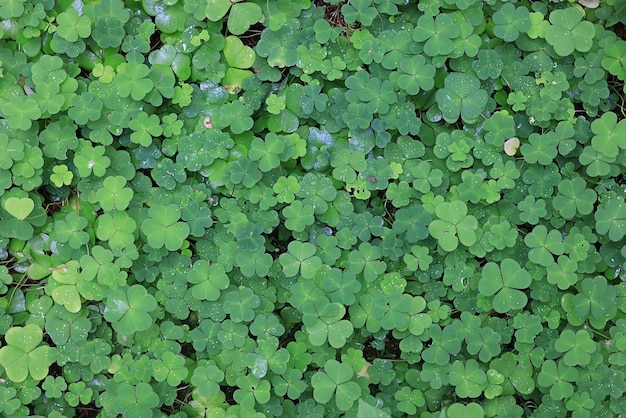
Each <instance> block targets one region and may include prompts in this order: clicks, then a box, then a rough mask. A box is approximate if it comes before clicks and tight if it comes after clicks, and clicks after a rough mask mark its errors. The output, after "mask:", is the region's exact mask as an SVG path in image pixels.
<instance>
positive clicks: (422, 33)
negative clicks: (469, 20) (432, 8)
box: [413, 13, 461, 57]
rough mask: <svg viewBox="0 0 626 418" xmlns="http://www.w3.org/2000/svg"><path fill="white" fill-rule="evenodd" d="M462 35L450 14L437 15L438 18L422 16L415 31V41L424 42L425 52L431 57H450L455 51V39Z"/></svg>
mask: <svg viewBox="0 0 626 418" xmlns="http://www.w3.org/2000/svg"><path fill="white" fill-rule="evenodd" d="M460 34H461V31H460V29H459V26H458V25H456V24H454V21H453V20H452V17H450V15H449V14H445V13H441V14H437V17H436V18H433V17H431V16H428V15H423V16H420V18H419V19H418V20H417V25H416V28H415V30H414V31H413V40H414V41H416V42H424V52H425V53H426V54H427V55H428V56H430V57H435V56H437V55H448V54H450V53H451V52H452V51H453V50H454V43H453V42H452V40H453V39H455V38H457V37H458V36H459V35H460Z"/></svg>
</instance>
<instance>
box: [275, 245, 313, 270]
mask: <svg viewBox="0 0 626 418" xmlns="http://www.w3.org/2000/svg"><path fill="white" fill-rule="evenodd" d="M287 250H288V252H286V253H283V254H281V255H280V256H279V258H278V261H279V262H280V264H281V265H282V266H283V273H284V274H285V276H287V277H293V276H295V275H297V274H298V272H300V274H301V275H302V277H304V278H305V279H311V278H313V277H315V273H316V272H317V270H318V269H319V268H320V267H321V266H322V259H321V258H319V257H318V256H316V255H315V252H316V250H315V246H314V245H313V244H311V243H308V242H300V241H291V242H290V243H289V245H288V246H287Z"/></svg>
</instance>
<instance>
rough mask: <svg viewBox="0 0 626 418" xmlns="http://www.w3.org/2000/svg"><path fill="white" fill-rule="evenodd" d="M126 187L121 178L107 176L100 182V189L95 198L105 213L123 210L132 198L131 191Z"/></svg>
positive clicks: (123, 179) (124, 180)
mask: <svg viewBox="0 0 626 418" xmlns="http://www.w3.org/2000/svg"><path fill="white" fill-rule="evenodd" d="M124 186H126V179H125V178H124V177H122V176H108V177H106V178H105V179H104V181H103V182H102V188H101V189H99V190H98V191H97V192H96V198H97V199H98V200H99V201H100V206H101V207H102V209H103V210H105V211H111V210H125V209H126V208H127V207H128V205H129V204H130V201H131V199H132V198H133V191H132V189H131V188H129V187H124Z"/></svg>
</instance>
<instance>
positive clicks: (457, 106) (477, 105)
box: [435, 73, 489, 123]
mask: <svg viewBox="0 0 626 418" xmlns="http://www.w3.org/2000/svg"><path fill="white" fill-rule="evenodd" d="M444 83H445V86H444V88H443V89H440V90H437V93H436V95H435V96H436V98H437V104H438V105H439V109H440V110H441V114H442V116H443V118H444V120H445V121H446V122H448V123H455V122H456V121H457V120H458V119H459V117H461V118H462V119H463V121H464V122H465V123H475V122H476V121H477V120H478V117H479V116H480V114H481V112H482V111H483V110H484V109H485V106H486V105H487V100H488V98H489V96H488V95H487V92H486V91H485V90H483V89H481V88H480V81H479V80H478V78H477V77H476V76H474V75H472V74H462V73H452V74H450V75H448V76H447V77H446V79H445V82H444Z"/></svg>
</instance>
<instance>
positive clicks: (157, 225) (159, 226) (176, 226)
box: [141, 204, 190, 251]
mask: <svg viewBox="0 0 626 418" xmlns="http://www.w3.org/2000/svg"><path fill="white" fill-rule="evenodd" d="M148 214H149V218H147V219H146V220H144V221H143V222H142V223H141V230H142V231H143V232H144V233H145V234H146V236H147V237H148V244H150V246H151V247H152V248H156V249H159V248H161V247H164V246H165V248H167V249H168V250H170V251H176V250H177V249H179V248H180V247H181V246H182V244H183V241H184V240H185V238H187V236H188V235H189V232H190V228H189V225H187V224H186V223H184V222H178V221H179V220H180V216H181V212H180V208H179V207H178V206H177V205H174V204H170V205H158V204H157V205H154V206H153V207H151V208H150V209H149V210H148Z"/></svg>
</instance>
